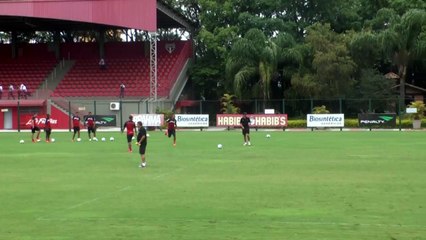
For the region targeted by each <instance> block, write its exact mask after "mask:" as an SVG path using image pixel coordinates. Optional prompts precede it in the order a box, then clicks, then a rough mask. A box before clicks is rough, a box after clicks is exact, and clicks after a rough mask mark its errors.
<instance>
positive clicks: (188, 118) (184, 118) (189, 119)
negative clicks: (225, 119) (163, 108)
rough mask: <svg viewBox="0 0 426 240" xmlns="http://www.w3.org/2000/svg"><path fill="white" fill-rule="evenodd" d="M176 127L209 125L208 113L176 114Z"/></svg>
mask: <svg viewBox="0 0 426 240" xmlns="http://www.w3.org/2000/svg"><path fill="white" fill-rule="evenodd" d="M175 118H176V125H177V126H178V127H209V115H208V114H176V115H175Z"/></svg>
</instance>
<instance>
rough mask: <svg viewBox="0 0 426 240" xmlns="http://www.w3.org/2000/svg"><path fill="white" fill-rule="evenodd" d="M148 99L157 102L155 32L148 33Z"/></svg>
mask: <svg viewBox="0 0 426 240" xmlns="http://www.w3.org/2000/svg"><path fill="white" fill-rule="evenodd" d="M149 53H150V54H149V98H150V99H151V100H154V101H157V87H158V81H157V76H158V75H157V69H158V68H157V32H150V33H149Z"/></svg>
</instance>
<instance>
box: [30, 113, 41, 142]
mask: <svg viewBox="0 0 426 240" xmlns="http://www.w3.org/2000/svg"><path fill="white" fill-rule="evenodd" d="M37 121H38V119H37V114H34V115H33V117H32V118H31V121H30V124H31V140H32V142H33V143H35V142H36V141H37V142H40V127H39V126H38V123H37ZM35 132H37V137H36V139H34V133H35Z"/></svg>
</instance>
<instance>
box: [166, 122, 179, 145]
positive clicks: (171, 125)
mask: <svg viewBox="0 0 426 240" xmlns="http://www.w3.org/2000/svg"><path fill="white" fill-rule="evenodd" d="M176 127H177V125H176V119H175V115H174V114H173V115H172V116H171V117H170V118H169V119H167V136H168V137H169V138H170V137H171V136H172V135H173V146H176Z"/></svg>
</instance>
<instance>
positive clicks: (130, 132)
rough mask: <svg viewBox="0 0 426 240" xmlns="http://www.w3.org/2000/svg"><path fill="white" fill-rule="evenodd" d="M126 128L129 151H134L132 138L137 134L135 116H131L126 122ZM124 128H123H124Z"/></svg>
mask: <svg viewBox="0 0 426 240" xmlns="http://www.w3.org/2000/svg"><path fill="white" fill-rule="evenodd" d="M124 128H125V129H126V131H127V144H128V145H129V152H132V151H133V150H132V139H133V136H135V134H137V129H136V124H135V122H133V116H132V115H130V116H129V120H127V121H126V122H125V123H124ZM124 128H123V130H124Z"/></svg>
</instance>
